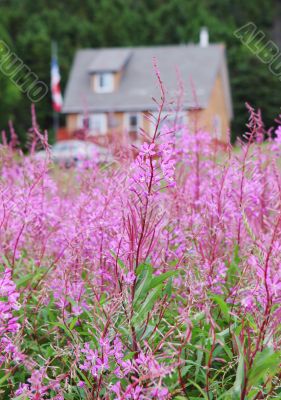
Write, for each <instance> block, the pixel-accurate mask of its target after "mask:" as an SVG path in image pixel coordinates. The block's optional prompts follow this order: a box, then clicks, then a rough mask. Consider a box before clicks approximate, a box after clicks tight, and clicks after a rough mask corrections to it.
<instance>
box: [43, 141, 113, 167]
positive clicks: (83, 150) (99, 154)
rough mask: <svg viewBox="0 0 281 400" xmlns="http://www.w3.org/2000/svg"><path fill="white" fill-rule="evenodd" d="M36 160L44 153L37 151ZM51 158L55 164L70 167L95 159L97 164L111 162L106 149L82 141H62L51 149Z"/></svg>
mask: <svg viewBox="0 0 281 400" xmlns="http://www.w3.org/2000/svg"><path fill="white" fill-rule="evenodd" d="M36 157H37V158H45V157H46V152H45V151H44V150H42V151H39V152H38V153H37V154H36ZM51 158H52V160H53V161H54V162H55V163H57V164H62V165H65V166H71V165H73V164H77V163H79V162H80V161H83V160H92V159H96V160H97V162H98V163H104V162H112V160H113V158H112V154H111V153H110V152H109V150H108V149H106V148H104V147H101V146H98V145H96V144H93V143H90V142H85V141H83V140H62V141H59V142H57V143H55V144H54V145H53V146H52V147H51Z"/></svg>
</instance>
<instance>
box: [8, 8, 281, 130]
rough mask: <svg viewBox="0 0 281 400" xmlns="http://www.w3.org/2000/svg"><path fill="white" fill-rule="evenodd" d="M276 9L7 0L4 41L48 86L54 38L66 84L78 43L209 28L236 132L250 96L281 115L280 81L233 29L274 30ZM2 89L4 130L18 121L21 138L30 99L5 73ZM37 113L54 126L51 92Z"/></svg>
mask: <svg viewBox="0 0 281 400" xmlns="http://www.w3.org/2000/svg"><path fill="white" fill-rule="evenodd" d="M274 11H275V2H274V0H249V1H247V2H245V1H242V0H236V1H235V2H233V1H231V0H200V1H198V0H169V1H164V0H115V1H113V0H84V1H83V2H80V1H78V0H67V1H66V0H61V1H59V2H58V1H55V0H37V1H34V0H2V1H0V38H1V39H3V40H5V41H6V42H7V43H8V44H9V45H10V46H11V48H12V50H13V51H15V52H16V54H17V55H18V56H19V57H21V58H22V60H23V61H24V63H25V64H26V65H28V66H29V68H31V70H32V71H33V72H34V73H36V74H37V75H38V77H39V78H40V80H42V81H44V82H45V83H47V84H48V83H49V81H50V52H51V41H52V40H56V41H57V42H58V46H59V63H60V68H61V74H62V87H63V89H64V88H65V85H66V81H67V78H68V74H69V71H70V67H71V62H72V59H73V56H74V53H75V51H76V50H77V49H79V48H85V47H102V46H130V45H153V44H171V43H176V44H177V43H189V42H198V33H199V30H200V27H201V26H207V27H208V28H209V32H210V40H211V41H212V42H225V43H226V45H227V49H228V60H229V66H230V77H231V84H232V93H233V99H234V112H235V120H234V124H233V135H234V136H236V135H238V134H239V132H240V131H243V127H244V124H245V122H246V118H247V112H246V110H245V106H244V103H245V101H248V102H250V103H252V104H253V106H255V107H258V108H261V109H262V111H263V117H264V120H265V123H266V125H268V124H269V123H270V122H269V121H272V119H273V118H275V117H276V116H277V115H278V113H279V105H280V102H279V100H278V95H279V93H278V92H279V83H280V81H279V80H278V78H276V77H274V76H272V74H271V73H270V71H269V70H268V68H267V66H266V65H263V64H262V63H261V62H260V61H259V60H258V59H257V58H256V57H255V56H254V55H252V54H251V52H250V51H249V50H248V49H247V48H245V46H244V45H243V44H242V43H240V41H239V40H238V39H237V38H236V37H235V36H234V34H233V33H234V31H235V30H236V29H237V28H238V27H240V26H242V25H243V24H245V23H247V22H249V21H253V22H254V23H255V24H256V25H257V27H258V28H259V29H261V30H264V31H265V32H266V33H267V34H268V35H269V32H270V29H271V28H272V25H273V16H274ZM269 38H270V36H268V39H269ZM0 90H1V111H2V112H1V115H0V124H1V127H5V126H6V125H7V120H8V119H9V118H13V119H14V120H15V121H16V126H17V129H18V131H19V132H20V133H21V134H22V135H23V133H24V131H25V130H26V129H27V128H28V127H29V125H30V122H29V121H30V112H29V109H30V101H29V100H28V99H27V98H26V97H25V96H24V95H23V94H22V93H20V92H19V91H18V90H17V89H16V88H15V87H14V86H13V84H12V83H11V82H10V81H9V80H8V79H7V78H5V77H4V76H3V75H1V76H0ZM37 112H38V118H39V121H40V124H41V125H42V126H44V127H46V128H49V129H51V127H52V110H51V99H50V95H49V96H47V98H45V99H44V100H43V101H42V102H40V104H39V105H38V107H37Z"/></svg>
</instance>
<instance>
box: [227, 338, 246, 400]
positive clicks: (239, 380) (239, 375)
mask: <svg viewBox="0 0 281 400" xmlns="http://www.w3.org/2000/svg"><path fill="white" fill-rule="evenodd" d="M235 339H236V343H237V347H238V351H239V358H238V367H237V371H236V378H235V382H234V385H233V387H232V388H231V389H230V390H229V392H228V393H229V394H231V399H232V400H236V399H240V396H241V392H242V389H243V386H244V382H245V376H244V365H245V361H244V354H243V349H242V346H241V343H240V340H239V339H238V337H237V336H235Z"/></svg>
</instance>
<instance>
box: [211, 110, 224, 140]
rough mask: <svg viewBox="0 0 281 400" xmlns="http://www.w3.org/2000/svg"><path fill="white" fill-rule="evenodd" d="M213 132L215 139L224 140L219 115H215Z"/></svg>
mask: <svg viewBox="0 0 281 400" xmlns="http://www.w3.org/2000/svg"><path fill="white" fill-rule="evenodd" d="M213 130H214V136H215V138H216V139H218V140H220V139H221V138H222V121H221V116H220V115H219V114H215V116H214V118H213Z"/></svg>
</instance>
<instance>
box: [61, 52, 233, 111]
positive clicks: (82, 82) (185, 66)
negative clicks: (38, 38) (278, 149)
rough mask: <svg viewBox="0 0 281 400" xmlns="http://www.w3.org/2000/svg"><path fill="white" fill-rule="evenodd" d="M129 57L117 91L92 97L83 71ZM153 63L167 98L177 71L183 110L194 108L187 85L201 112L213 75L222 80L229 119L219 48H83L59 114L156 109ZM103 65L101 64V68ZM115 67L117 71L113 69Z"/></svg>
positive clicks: (174, 88)
mask: <svg viewBox="0 0 281 400" xmlns="http://www.w3.org/2000/svg"><path fill="white" fill-rule="evenodd" d="M126 56H128V57H129V60H127V61H128V62H127V64H126V66H125V70H124V73H123V76H122V79H121V81H120V84H119V87H118V89H117V90H116V91H114V92H113V93H95V92H94V91H93V88H92V86H91V84H90V79H91V76H90V74H89V69H90V70H91V68H93V66H94V69H95V70H96V71H97V70H99V68H102V67H103V68H104V71H106V68H107V70H108V68H109V67H110V68H113V65H114V61H115V57H116V65H117V66H119V67H120V65H121V64H122V62H123V61H124V59H125V58H126ZM154 57H155V58H156V60H157V64H158V67H159V70H160V74H161V79H162V80H163V82H164V85H165V87H166V89H167V91H168V97H169V98H172V97H175V95H176V91H177V87H178V82H177V79H178V78H177V75H178V74H177V69H178V71H179V73H180V76H181V80H182V82H183V84H184V88H185V94H184V101H183V108H185V109H189V108H192V107H194V106H195V104H194V99H193V96H192V90H191V84H190V82H191V80H192V82H193V85H194V87H195V90H196V94H197V100H198V105H199V107H200V108H206V107H207V105H208V101H209V97H210V94H211V91H212V88H213V86H214V83H215V79H216V77H217V74H218V73H219V72H221V73H222V75H223V82H224V86H225V88H224V90H225V94H226V99H227V102H228V108H229V116H230V117H231V116H232V105H231V96H230V87H229V82H228V74H227V67H226V58H225V48H224V46H223V45H221V44H210V45H209V46H208V47H204V48H203V47H199V46H198V45H177V46H157V47H134V48H112V49H85V50H79V51H77V53H76V56H75V60H74V63H73V66H72V70H71V73H70V77H69V81H68V85H67V88H66V92H65V98H64V106H63V112H64V113H82V112H85V110H87V111H89V112H112V111H116V112H118V111H146V110H150V111H153V110H156V108H157V107H156V105H155V103H154V101H153V100H152V97H155V98H159V94H160V93H159V87H158V84H157V79H156V75H155V72H154V70H153V58H154ZM103 62H104V64H103ZM116 68H117V67H116Z"/></svg>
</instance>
